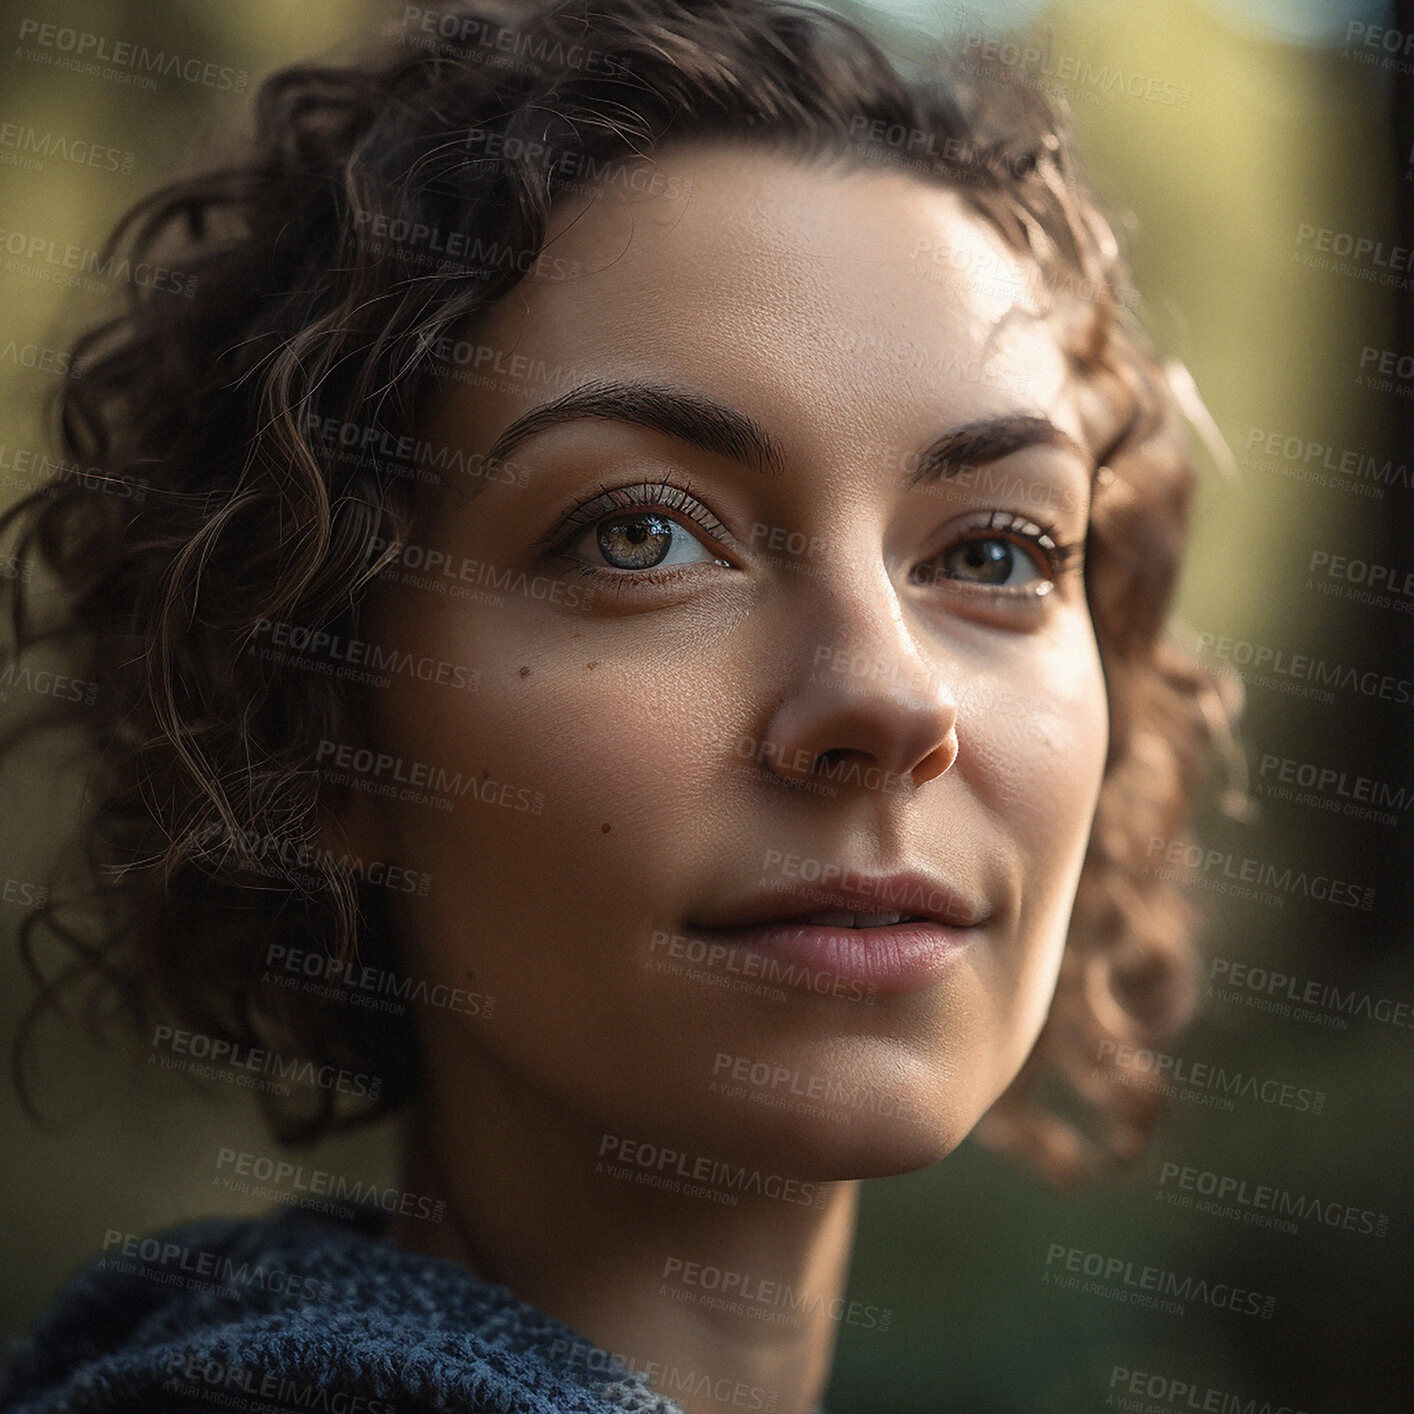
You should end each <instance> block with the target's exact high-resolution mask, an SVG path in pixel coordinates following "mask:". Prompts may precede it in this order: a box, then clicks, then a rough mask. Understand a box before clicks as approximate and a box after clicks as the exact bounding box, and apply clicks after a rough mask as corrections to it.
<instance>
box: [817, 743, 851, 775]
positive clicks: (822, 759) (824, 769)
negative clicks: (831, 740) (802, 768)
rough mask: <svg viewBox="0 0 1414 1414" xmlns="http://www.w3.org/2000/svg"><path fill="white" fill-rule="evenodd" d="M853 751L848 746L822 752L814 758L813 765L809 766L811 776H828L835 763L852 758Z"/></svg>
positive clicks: (834, 747) (833, 747)
mask: <svg viewBox="0 0 1414 1414" xmlns="http://www.w3.org/2000/svg"><path fill="white" fill-rule="evenodd" d="M853 754H854V752H853V750H852V749H851V748H850V747H848V746H832V747H831V748H830V749H829V750H828V751H822V752H821V753H820V754H819V755H818V756H817V757H816V758H815V764H814V765H813V766H811V768H810V772H811V774H812V775H822V776H827V775H829V773H830V771H831V769H832V768H833V767H834V765H835V764H836V762H839V761H843V760H844V759H845V758H847V757H849V756H852V755H853Z"/></svg>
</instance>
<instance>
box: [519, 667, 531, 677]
mask: <svg viewBox="0 0 1414 1414" xmlns="http://www.w3.org/2000/svg"><path fill="white" fill-rule="evenodd" d="M520 675H521V677H523V678H528V677H529V676H530V669H529V668H522V669H521V670H520Z"/></svg>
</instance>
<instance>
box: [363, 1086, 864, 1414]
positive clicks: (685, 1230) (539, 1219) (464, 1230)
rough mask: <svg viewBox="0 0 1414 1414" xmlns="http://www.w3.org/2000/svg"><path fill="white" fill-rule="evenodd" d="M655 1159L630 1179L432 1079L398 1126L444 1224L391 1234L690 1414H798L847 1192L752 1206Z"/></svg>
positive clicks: (811, 1400)
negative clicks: (617, 1360)
mask: <svg viewBox="0 0 1414 1414" xmlns="http://www.w3.org/2000/svg"><path fill="white" fill-rule="evenodd" d="M693 1157H695V1156H689V1159H688V1168H687V1169H685V1170H678V1171H679V1172H687V1173H690V1172H692V1171H693V1166H692V1158H693ZM626 1159H627V1162H626V1161H625V1160H626ZM660 1159H661V1153H660V1154H658V1155H656V1156H654V1162H653V1163H652V1164H649V1165H644V1164H643V1163H642V1152H641V1151H637V1150H636V1147H630V1141H628V1140H625V1139H620V1138H618V1137H616V1136H613V1135H607V1134H604V1133H602V1132H598V1133H589V1132H587V1130H586V1127H585V1124H584V1122H583V1120H582V1119H580V1118H579V1117H578V1116H575V1115H572V1114H570V1113H568V1112H567V1111H566V1110H564V1109H563V1108H562V1107H559V1106H557V1105H555V1104H554V1103H553V1102H551V1101H548V1100H547V1098H546V1097H545V1096H544V1095H542V1094H538V1093H536V1092H534V1091H531V1090H529V1089H527V1088H526V1087H525V1086H524V1085H522V1084H519V1083H518V1082H516V1081H514V1080H512V1079H511V1078H509V1077H507V1076H506V1075H505V1074H504V1073H503V1072H500V1071H498V1070H495V1069H493V1068H492V1067H491V1066H490V1065H486V1066H476V1067H474V1068H473V1069H472V1070H471V1071H469V1072H463V1073H461V1074H459V1075H456V1076H454V1077H452V1078H450V1079H444V1080H443V1082H442V1083H441V1085H440V1087H435V1088H434V1089H433V1091H432V1093H431V1094H430V1095H429V1097H428V1099H427V1100H426V1102H425V1103H424V1105H423V1106H422V1108H421V1109H420V1110H419V1112H418V1113H417V1114H416V1115H415V1116H414V1117H413V1118H412V1119H411V1121H410V1122H409V1125H408V1130H407V1138H406V1143H405V1148H404V1174H403V1185H404V1188H405V1189H406V1190H407V1191H409V1192H416V1193H418V1194H426V1195H428V1196H430V1197H432V1198H434V1199H438V1198H440V1199H444V1200H445V1201H446V1204H447V1208H446V1214H445V1217H444V1219H443V1221H441V1222H440V1223H431V1222H427V1221H425V1220H420V1219H418V1218H416V1217H408V1216H399V1217H398V1218H397V1219H396V1220H395V1221H394V1224H393V1226H392V1228H391V1230H390V1236H391V1238H392V1240H393V1241H394V1242H396V1243H397V1244H398V1245H399V1246H402V1247H406V1248H409V1249H411V1250H414V1251H419V1252H423V1253H426V1254H428V1255H431V1256H437V1257H444V1258H447V1259H450V1260H452V1261H456V1262H460V1263H462V1264H464V1265H466V1266H468V1267H470V1268H471V1270H472V1271H473V1272H475V1273H476V1274H477V1275H478V1276H479V1277H481V1278H482V1279H483V1280H486V1281H489V1282H494V1283H497V1284H500V1285H503V1286H506V1287H508V1288H509V1289H510V1290H511V1291H512V1292H513V1293H514V1295H515V1296H517V1297H518V1298H519V1299H520V1300H522V1301H524V1302H526V1303H527V1304H529V1305H531V1306H534V1307H537V1308H538V1309H540V1310H541V1311H544V1312H546V1313H547V1314H548V1315H551V1316H554V1317H555V1318H556V1319H558V1320H560V1321H562V1322H563V1323H564V1324H565V1325H566V1326H568V1327H570V1328H571V1329H572V1330H573V1331H575V1332H577V1333H578V1334H579V1335H581V1336H583V1337H585V1338H586V1339H587V1340H589V1341H592V1342H593V1343H594V1345H596V1346H598V1347H599V1348H601V1349H603V1350H607V1351H610V1352H612V1353H614V1354H616V1355H618V1356H620V1357H621V1358H622V1359H623V1361H624V1362H625V1364H627V1365H628V1366H629V1367H630V1368H631V1369H633V1370H641V1371H644V1372H645V1374H646V1375H647V1377H648V1380H649V1383H650V1384H651V1385H652V1386H653V1387H654V1388H655V1389H657V1390H658V1391H659V1392H660V1393H662V1394H665V1395H667V1396H668V1397H669V1398H671V1399H673V1400H675V1401H676V1402H677V1403H678V1404H680V1405H681V1407H682V1408H683V1409H684V1410H686V1411H687V1414H718V1411H721V1412H722V1414H726V1411H731V1414H741V1411H742V1410H744V1409H745V1410H750V1409H753V1408H755V1409H762V1408H766V1409H774V1411H775V1414H813V1411H814V1410H815V1409H816V1408H817V1407H818V1405H819V1403H820V1401H821V1399H822V1397H823V1394H824V1390H825V1386H826V1384H827V1383H828V1381H829V1375H830V1367H831V1364H832V1361H833V1356H834V1347H835V1338H836V1334H837V1324H838V1322H837V1317H838V1315H839V1312H840V1309H841V1302H840V1301H839V1299H838V1298H840V1297H841V1296H842V1294H843V1290H844V1285H845V1280H846V1277H847V1274H848V1268H849V1258H850V1253H851V1250H852V1247H853V1240H854V1224H855V1215H856V1208H857V1201H858V1187H859V1185H858V1183H857V1182H838V1183H827V1184H815V1185H804V1186H796V1188H795V1189H794V1190H792V1191H793V1193H794V1196H795V1197H796V1198H797V1199H798V1198H800V1197H801V1196H802V1194H803V1196H805V1197H806V1198H807V1199H808V1201H803V1202H802V1201H791V1200H790V1199H789V1198H784V1197H782V1196H780V1195H779V1193H778V1192H777V1187H778V1185H777V1184H776V1183H771V1184H767V1185H764V1186H767V1187H770V1188H771V1190H772V1192H773V1193H775V1194H776V1196H765V1195H764V1194H762V1193H761V1192H746V1191H740V1192H738V1191H733V1189H732V1188H731V1187H729V1186H725V1185H724V1186H720V1187H716V1188H712V1185H710V1184H708V1185H696V1184H694V1183H692V1182H691V1180H690V1179H676V1177H675V1174H674V1170H675V1169H677V1167H678V1166H677V1161H676V1159H674V1161H673V1163H672V1164H670V1165H668V1166H666V1167H659V1160H660ZM696 1171H697V1172H698V1173H700V1172H701V1171H702V1169H701V1166H700V1164H699V1165H698V1166H697V1170H696ZM736 1171H737V1172H740V1170H739V1169H738V1170H736ZM652 1179H663V1180H665V1181H664V1182H656V1181H644V1180H652ZM670 1184H673V1185H675V1186H669V1185H670ZM704 1186H705V1187H708V1188H711V1189H712V1192H711V1193H710V1194H708V1195H707V1196H700V1194H699V1193H698V1192H693V1193H687V1192H683V1191H681V1190H683V1189H688V1188H699V1189H700V1187H704ZM743 1186H761V1185H743ZM675 1190H676V1191H675ZM713 1195H717V1196H715V1197H714V1196H713ZM731 1199H735V1201H734V1202H733V1201H731ZM586 1368H588V1367H586Z"/></svg>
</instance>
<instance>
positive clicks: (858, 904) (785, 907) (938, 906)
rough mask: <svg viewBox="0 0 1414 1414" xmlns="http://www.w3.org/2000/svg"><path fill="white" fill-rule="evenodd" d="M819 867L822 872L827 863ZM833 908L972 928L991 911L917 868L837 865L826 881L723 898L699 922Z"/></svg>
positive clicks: (744, 921) (764, 918)
mask: <svg viewBox="0 0 1414 1414" xmlns="http://www.w3.org/2000/svg"><path fill="white" fill-rule="evenodd" d="M820 872H821V873H822V874H823V873H824V872H825V868H824V867H822V869H821V871H820ZM835 909H838V910H840V911H844V910H852V911H854V912H856V913H901V914H903V916H904V917H905V918H912V917H917V918H928V919H932V920H934V921H936V922H939V923H946V924H948V925H949V926H950V927H954V928H972V927H975V926H976V925H977V924H979V923H982V922H985V921H986V919H987V918H989V917H990V916H991V911H990V910H989V909H988V908H987V906H986V904H985V903H983V902H981V901H980V900H978V899H976V898H973V897H970V896H969V895H967V894H966V893H965V892H963V891H962V890H961V889H958V888H956V887H954V886H953V885H952V884H949V883H948V882H947V881H945V880H943V879H939V878H937V877H936V876H935V875H930V874H926V873H923V872H921V871H918V870H907V871H904V872H902V873H897V874H865V873H863V872H861V871H858V870H853V869H846V868H844V867H843V866H840V867H839V868H837V869H835V870H833V871H832V872H831V877H830V880H829V882H828V883H824V882H822V881H821V880H819V879H817V880H816V881H815V882H813V883H812V882H810V881H808V880H804V879H792V880H790V881H789V883H788V884H784V885H783V886H782V887H780V888H770V887H766V886H763V887H761V888H758V889H755V890H753V892H752V893H750V894H749V895H746V896H745V897H743V898H740V899H737V900H735V901H734V902H732V903H727V904H723V905H722V907H721V908H720V909H717V910H714V913H713V916H712V918H711V919H710V920H704V921H703V922H702V923H701V924H700V925H699V926H701V927H706V928H741V927H748V926H752V925H755V924H761V923H780V922H787V921H791V920H795V919H800V918H804V917H806V916H807V915H809V914H812V913H822V912H828V911H831V910H835Z"/></svg>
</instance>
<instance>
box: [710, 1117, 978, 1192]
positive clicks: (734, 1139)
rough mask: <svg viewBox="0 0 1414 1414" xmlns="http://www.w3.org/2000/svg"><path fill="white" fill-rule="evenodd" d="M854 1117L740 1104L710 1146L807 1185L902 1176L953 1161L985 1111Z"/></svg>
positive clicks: (720, 1120)
mask: <svg viewBox="0 0 1414 1414" xmlns="http://www.w3.org/2000/svg"><path fill="white" fill-rule="evenodd" d="M847 1113H848V1119H844V1118H842V1117H841V1115H840V1113H839V1111H838V1109H837V1108H836V1109H832V1110H831V1112H830V1113H827V1114H824V1115H821V1114H819V1113H815V1112H814V1107H810V1106H804V1107H802V1109H801V1110H799V1111H788V1110H766V1109H764V1108H762V1107H760V1106H757V1105H754V1104H753V1105H745V1106H741V1105H737V1106H733V1107H731V1108H730V1110H727V1111H722V1112H719V1114H718V1115H717V1116H716V1117H715V1123H713V1125H712V1128H713V1130H714V1131H715V1132H714V1134H713V1136H712V1138H711V1139H706V1138H705V1137H704V1141H703V1143H704V1147H707V1146H709V1145H711V1146H713V1147H712V1149H711V1151H712V1152H714V1153H718V1154H721V1155H723V1156H725V1155H726V1154H730V1155H731V1156H732V1160H733V1161H734V1162H737V1163H746V1164H749V1165H751V1166H753V1167H756V1168H760V1169H765V1170H770V1171H772V1172H775V1173H780V1174H782V1175H786V1176H789V1177H792V1178H797V1179H800V1180H802V1181H809V1182H815V1183H833V1182H843V1181H847V1180H850V1179H861V1178H894V1177H897V1176H899V1175H901V1174H907V1173H917V1172H918V1171H919V1170H920V1169H925V1168H928V1167H930V1166H931V1165H932V1164H935V1163H937V1162H938V1161H939V1160H940V1159H944V1158H946V1157H947V1156H948V1155H949V1154H950V1153H952V1151H953V1150H954V1149H956V1148H957V1146H958V1145H959V1144H961V1143H962V1141H963V1140H964V1139H965V1138H966V1137H967V1135H968V1134H969V1133H970V1132H971V1130H972V1127H973V1125H974V1124H975V1123H976V1121H977V1119H978V1118H980V1116H981V1111H980V1110H979V1111H978V1112H977V1114H976V1115H973V1114H972V1113H971V1112H970V1111H969V1112H968V1114H966V1115H960V1114H957V1113H955V1112H952V1111H950V1110H944V1109H942V1108H939V1107H937V1106H936V1105H935V1106H934V1107H933V1108H932V1109H931V1110H930V1111H927V1112H925V1111H923V1110H922V1109H921V1107H910V1112H909V1113H908V1114H898V1113H895V1114H878V1113H871V1112H867V1111H866V1112H860V1111H855V1110H849V1111H848V1112H847Z"/></svg>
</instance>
